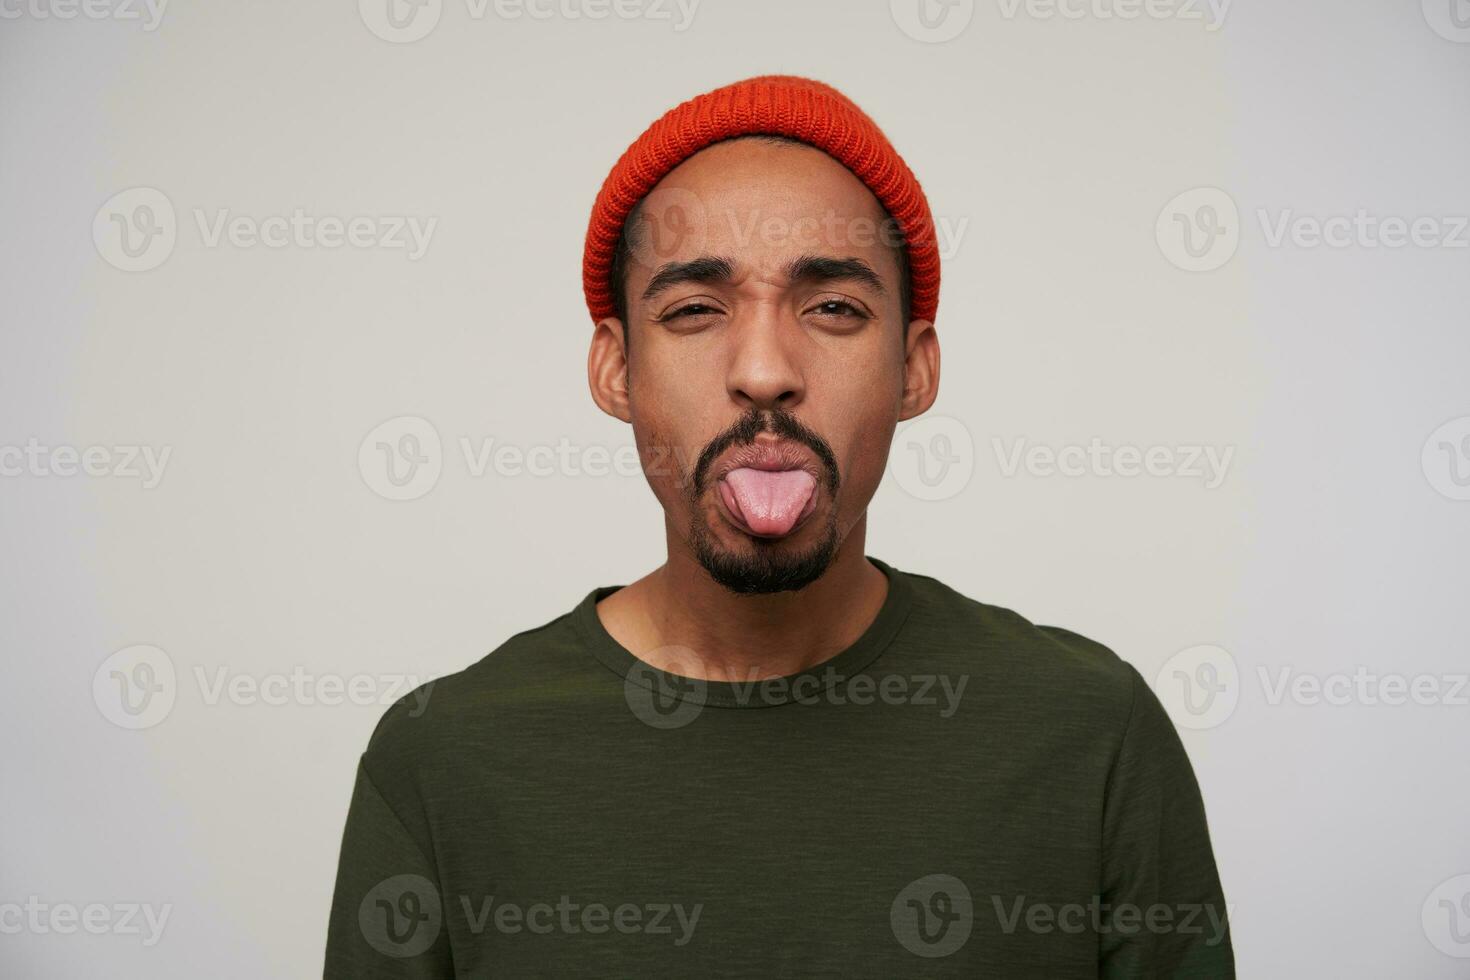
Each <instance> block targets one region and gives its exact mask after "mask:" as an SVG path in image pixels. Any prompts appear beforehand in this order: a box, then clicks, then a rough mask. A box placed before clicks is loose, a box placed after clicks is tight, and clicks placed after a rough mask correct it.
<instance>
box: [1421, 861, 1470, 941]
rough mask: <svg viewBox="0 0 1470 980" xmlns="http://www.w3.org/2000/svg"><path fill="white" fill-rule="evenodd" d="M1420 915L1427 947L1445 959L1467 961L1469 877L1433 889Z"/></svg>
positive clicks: (1469, 911)
mask: <svg viewBox="0 0 1470 980" xmlns="http://www.w3.org/2000/svg"><path fill="white" fill-rule="evenodd" d="M1420 915H1421V919H1422V922H1423V925H1424V935H1425V937H1426V938H1428V940H1429V943H1430V945H1432V946H1433V947H1434V948H1435V949H1437V950H1439V951H1440V952H1441V953H1443V954H1445V955H1446V956H1453V957H1455V958H1456V959H1470V874H1464V875H1456V876H1455V877H1453V878H1447V879H1445V880H1444V881H1442V882H1440V883H1439V884H1438V885H1437V886H1435V889H1434V891H1432V892H1430V893H1429V897H1428V898H1426V899H1424V907H1423V909H1422V910H1421V912H1420Z"/></svg>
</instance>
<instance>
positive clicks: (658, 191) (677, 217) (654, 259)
mask: <svg viewBox="0 0 1470 980" xmlns="http://www.w3.org/2000/svg"><path fill="white" fill-rule="evenodd" d="M708 227H709V215H708V213H707V212H706V210H705V207H704V200H703V199H702V198H701V197H700V196H699V195H698V194H696V193H694V192H693V191H690V190H685V189H684V188H682V187H655V188H654V189H653V190H652V191H651V192H650V193H649V194H648V195H647V196H646V197H644V198H643V199H642V201H640V202H639V204H638V208H637V213H636V214H635V215H634V216H633V225H632V227H631V228H629V230H628V238H629V243H630V244H631V245H632V248H631V249H630V254H631V257H632V260H633V261H634V262H636V263H638V264H639V265H642V266H644V267H646V268H649V269H656V268H658V267H659V266H660V265H662V264H664V263H665V262H671V261H673V260H674V259H675V258H676V257H677V256H678V255H680V254H681V253H682V254H685V255H698V254H700V253H701V252H703V251H704V242H705V237H706V230H707V229H708Z"/></svg>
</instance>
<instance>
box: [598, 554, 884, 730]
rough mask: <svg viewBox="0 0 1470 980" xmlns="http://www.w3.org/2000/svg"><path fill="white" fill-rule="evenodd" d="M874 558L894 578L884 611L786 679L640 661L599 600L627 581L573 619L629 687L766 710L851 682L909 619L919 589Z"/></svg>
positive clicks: (604, 588) (603, 590)
mask: <svg viewBox="0 0 1470 980" xmlns="http://www.w3.org/2000/svg"><path fill="white" fill-rule="evenodd" d="M865 557H866V558H867V559H868V561H870V562H872V563H873V565H874V566H875V567H876V568H877V569H878V570H879V571H881V572H882V573H883V574H884V575H885V576H886V577H887V578H888V594H887V595H886V596H884V598H883V604H882V605H881V606H879V607H878V615H877V616H875V617H874V618H873V621H872V623H870V624H869V625H868V628H867V629H866V630H864V631H863V632H862V634H861V635H860V636H859V637H858V638H857V639H856V640H854V641H853V642H852V643H851V644H849V645H848V646H847V647H846V648H844V649H842V650H840V651H838V652H837V653H836V654H834V655H832V656H831V657H828V658H827V659H826V660H824V661H822V662H821V663H819V664H814V665H813V666H811V667H809V668H807V669H806V670H803V671H799V672H798V673H795V674H787V675H785V676H782V677H775V678H767V679H764V680H750V681H711V680H703V679H701V678H697V677H688V676H685V675H682V674H674V673H670V672H668V671H664V670H661V669H660V668H658V667H655V666H653V665H652V664H650V663H648V662H646V661H644V660H641V659H639V658H638V657H636V656H634V655H633V653H632V652H631V651H630V650H628V648H627V647H625V646H623V645H622V644H621V643H619V642H618V641H617V640H616V639H614V638H613V635H612V634H611V633H609V632H608V631H607V627H605V626H604V625H603V624H602V620H601V619H600V618H599V617H598V615H597V604H598V603H599V602H601V601H602V600H603V599H605V598H607V597H608V596H610V595H612V594H613V593H614V592H616V591H618V590H619V589H621V588H625V586H624V585H601V586H598V587H596V588H594V589H592V591H590V592H588V593H587V595H586V596H585V597H584V598H583V599H582V601H581V602H579V603H578V604H577V607H576V609H574V610H573V611H572V621H573V623H574V624H575V626H576V627H577V630H578V632H580V633H581V634H582V638H583V640H584V641H586V643H587V646H588V648H589V649H590V651H591V653H592V654H593V656H595V657H596V658H597V659H598V661H600V662H601V663H602V665H603V666H605V667H607V668H608V669H609V670H611V671H612V672H613V673H614V674H616V675H617V676H618V677H620V678H622V679H623V682H624V684H625V686H626V687H627V688H628V689H629V691H638V690H640V689H641V690H642V691H647V692H653V693H655V694H658V695H661V696H662V697H663V698H672V699H677V700H680V701H686V702H692V703H694V704H700V705H710V706H714V707H723V708H766V707H774V706H776V705H782V704H791V703H803V702H810V701H811V700H812V699H813V698H814V697H816V696H818V695H820V694H821V693H823V692H825V691H827V690H829V689H831V688H832V687H833V686H835V685H837V684H839V683H843V682H846V681H848V680H851V679H852V677H853V675H855V674H859V673H861V672H862V670H863V669H864V668H866V667H867V666H868V665H869V664H871V663H872V662H873V661H874V660H876V659H877V657H878V655H879V654H881V653H882V652H883V651H884V650H885V649H887V647H888V645H889V644H890V643H891V642H892V641H893V638H894V637H895V636H897V635H898V631H899V629H900V628H901V627H902V626H903V623H904V620H905V619H907V617H908V613H909V610H910V609H911V608H912V606H913V587H912V585H911V584H910V582H909V581H908V576H907V575H905V574H904V573H903V572H902V571H900V570H899V569H896V568H894V567H893V566H891V565H889V564H887V563H886V562H883V561H880V560H879V559H877V558H874V557H873V556H872V555H866V556H865Z"/></svg>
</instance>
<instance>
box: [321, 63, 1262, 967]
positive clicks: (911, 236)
mask: <svg viewBox="0 0 1470 980" xmlns="http://www.w3.org/2000/svg"><path fill="white" fill-rule="evenodd" d="M938 286H939V261H938V253H937V249H936V248H935V241H934V231H933V224H932V219H931V217H930V212H929V207H928V204H927V202H926V200H925V198H924V195H923V192H922V190H921V189H920V187H919V185H918V182H917V181H916V180H915V179H914V177H913V175H912V174H911V173H910V172H909V170H908V168H907V167H906V166H905V165H904V163H903V161H902V160H901V159H900V158H899V157H898V155H897V154H896V153H895V152H894V150H893V148H892V147H891V146H890V145H889V144H888V141H887V140H886V139H885V138H884V137H883V134H882V133H881V132H880V131H879V130H878V128H877V127H876V126H875V125H874V124H873V123H872V121H871V120H869V119H868V117H867V116H865V115H864V114H863V113H862V112H861V111H860V110H859V109H858V108H857V107H856V106H855V105H853V104H852V103H851V102H850V101H848V100H847V99H846V98H845V97H844V96H843V95H841V94H840V93H838V92H837V91H835V90H834V89H832V88H830V87H828V86H825V85H822V84H820V83H818V82H814V81H811V80H807V79H802V78H794V77H787V76H766V77H761V78H754V79H749V80H746V81H743V82H740V83H737V84H734V85H731V86H727V87H725V88H722V89H719V90H716V91H714V92H710V93H707V94H705V95H702V96H700V97H698V98H696V99H692V100H690V101H688V102H686V103H684V104H682V105H680V106H678V107H676V108H675V109H673V110H670V112H669V113H667V114H666V115H665V116H664V117H663V118H662V119H660V120H659V121H658V122H657V123H655V124H654V125H653V126H652V127H650V128H649V130H648V131H647V132H646V133H645V134H644V135H643V136H642V137H641V138H640V139H639V140H638V141H637V142H635V143H634V144H633V145H632V146H631V147H630V148H629V149H628V151H627V152H626V153H625V154H624V155H623V157H622V159H621V160H619V162H618V164H617V166H616V167H615V168H614V169H613V171H612V173H611V174H610V175H609V177H608V179H607V182H606V183H605V184H604V186H603V189H602V192H601V193H600V194H599V196H598V198H597V201H596V203H595V205H594V208H593V214H592V220H591V225H590V228H589V231H588V236H587V244H586V255H585V262H584V287H585V292H586V296H587V301H588V306H589V309H590V310H591V313H592V318H593V321H594V324H595V328H594V333H593V337H592V343H591V351H590V356H589V358H588V377H589V382H590V385H591V389H592V396H593V398H594V400H595V401H596V402H597V404H598V406H599V407H600V408H601V409H602V410H603V411H605V412H607V413H609V414H611V415H614V416H616V417H617V418H619V419H622V420H623V421H625V422H628V423H630V424H631V425H632V428H633V435H634V438H635V440H636V443H637V445H638V449H639V452H640V456H641V459H642V461H643V466H644V470H645V473H646V475H647V479H648V481H649V484H650V485H651V487H652V489H653V492H654V494H655V495H656V496H657V498H658V500H659V503H660V504H661V505H662V507H663V509H664V513H665V522H664V525H665V526H664V530H665V535H666V538H667V550H668V559H667V561H666V562H665V564H664V565H662V566H661V567H659V568H657V569H655V570H654V571H652V572H650V573H649V574H647V575H645V576H644V577H643V578H641V579H639V580H637V581H636V582H633V583H631V584H629V585H626V586H622V587H616V586H604V587H600V588H596V589H593V590H592V591H591V592H590V593H589V594H587V596H586V597H585V598H584V599H583V600H582V601H581V602H580V603H579V604H578V605H577V606H576V608H574V609H573V610H572V611H571V612H569V613H567V614H566V615H563V616H561V617H559V618H557V619H555V620H553V621H551V622H549V623H546V624H545V625H543V626H541V627H539V628H537V629H532V630H529V631H527V632H524V633H520V634H518V635H516V636H513V637H511V638H510V639H509V640H508V641H506V642H505V643H504V644H503V645H502V646H501V647H500V648H499V649H497V650H496V651H494V652H493V653H492V654H490V655H489V656H488V657H486V658H484V659H483V660H481V661H480V662H478V663H476V664H475V665H473V666H471V667H469V668H468V669H466V670H464V671H462V672H460V673H458V674H455V675H453V676H451V677H447V678H444V679H441V680H439V681H437V682H435V683H434V684H433V685H432V688H431V690H429V691H426V692H421V693H420V694H419V695H418V696H417V697H410V698H407V699H405V700H404V701H403V702H401V703H400V704H399V705H396V706H395V707H394V708H392V709H390V710H389V711H388V712H387V713H386V714H385V716H384V717H383V719H382V721H381V722H380V724H379V726H378V728H377V730H376V732H375V733H374V735H373V737H372V739H371V741H370V743H369V746H368V748H367V751H366V753H365V754H364V755H363V757H362V760H361V764H360V767H359V769H358V775H357V786H356V789H355V791H354V794H353V798H352V803H351V810H350V812H349V815H348V819H347V826H346V831H345V834H344V839H343V843H342V853H341V863H340V867H339V871H338V877H337V883H336V895H335V899H334V902H333V906H332V913H331V925H330V931H329V936H328V941H327V952H326V976H328V977H344V978H345V977H379V976H381V977H439V976H474V977H489V976H508V977H527V976H548V977H585V976H617V977H632V976H638V977H643V976H670V977H672V976H679V977H704V976H714V977H778V976H779V977H784V976H834V977H835V976H845V977H851V976H871V977H900V976H909V975H916V974H925V975H936V976H977V975H978V976H992V977H1006V978H1013V977H1046V978H1058V977H1095V976H1109V977H1165V976H1168V977H1175V976H1197V977H1230V976H1233V974H1234V966H1233V957H1232V951H1231V945H1230V936H1229V929H1228V924H1227V922H1226V918H1225V904H1224V898H1223V895H1222V893H1221V888H1220V884H1219V880H1218V877H1217V874H1216V869H1215V863H1214V859H1213V856H1212V853H1211V849H1210V842H1209V836H1208V832H1207V829H1206V823H1205V816H1204V811H1203V807H1202V805H1201V800H1200V795H1199V791H1198V788H1197V786H1196V783H1195V779H1194V775H1193V772H1192V770H1191V768H1190V764H1189V761H1188V759H1187V757H1186V755H1185V753H1184V750H1183V747H1182V745H1181V743H1180V741H1179V738H1178V736H1177V735H1176V733H1175V732H1174V729H1173V728H1172V726H1171V725H1170V723H1169V721H1168V718H1167V716H1166V715H1165V713H1164V712H1163V710H1162V708H1161V707H1160V705H1159V702H1158V701H1157V699H1156V698H1155V697H1154V695H1153V694H1152V692H1151V691H1150V689H1149V688H1148V686H1147V685H1146V684H1145V683H1144V682H1143V680H1142V678H1141V677H1140V676H1139V674H1138V672H1137V671H1136V670H1134V669H1133V668H1132V667H1131V666H1129V665H1128V664H1127V663H1125V662H1124V661H1122V660H1120V659H1119V658H1118V657H1117V656H1115V655H1114V654H1113V653H1111V652H1110V651H1109V650H1107V649H1106V648H1104V647H1103V646H1101V645H1099V644H1097V643H1094V642H1092V641H1091V640H1088V639H1085V638H1083V637H1081V636H1078V635H1076V634H1074V633H1070V632H1068V631H1066V630H1062V629H1058V628H1054V627H1045V626H1036V625H1033V624H1031V623H1029V622H1028V621H1026V620H1025V619H1023V618H1022V617H1021V616H1019V615H1017V614H1016V613H1013V612H1011V611H1009V610H1006V609H1001V608H997V607H995V606H991V605H986V604H984V603H981V602H977V601H975V600H973V599H970V598H967V597H965V596H963V595H961V594H959V593H958V592H956V591H954V590H952V589H950V588H948V587H946V586H945V585H943V584H942V583H940V582H938V581H936V580H935V579H933V578H929V577H926V576H923V575H916V574H912V573H908V572H904V571H900V570H898V569H896V568H894V567H892V566H891V565H888V564H887V563H885V562H883V561H881V560H879V559H877V558H872V557H869V556H867V555H865V553H864V536H865V532H866V510H867V505H868V501H869V500H870V498H871V497H872V495H873V493H874V492H875V490H876V489H877V486H878V483H879V480H880V478H881V477H882V474H883V470H884V465H885V461H886V459H887V454H888V449H889V444H890V442H891V440H892V436H893V433H894V429H895V426H896V425H897V423H898V422H899V421H901V420H904V419H908V418H912V417H914V416H917V415H919V414H921V413H923V412H924V411H926V410H927V409H928V408H929V407H930V406H931V405H932V404H933V402H934V399H935V395H936V393H937V390H938V385H939V342H938V339H937V335H936V333H935V330H934V325H933V320H934V315H935V310H936V306H937V301H938Z"/></svg>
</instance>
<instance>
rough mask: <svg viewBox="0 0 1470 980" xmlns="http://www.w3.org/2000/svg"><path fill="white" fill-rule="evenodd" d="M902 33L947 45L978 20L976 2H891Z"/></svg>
mask: <svg viewBox="0 0 1470 980" xmlns="http://www.w3.org/2000/svg"><path fill="white" fill-rule="evenodd" d="M888 12H889V14H891V15H892V17H893V22H894V23H895V24H897V25H898V29H899V30H901V31H903V32H904V33H905V34H907V35H908V36H909V37H911V38H913V39H914V40H915V41H923V42H924V43H925V44H943V43H944V42H945V41H952V40H954V39H955V38H957V37H959V36H960V35H961V34H963V33H964V30H965V28H967V27H969V26H970V21H971V20H973V19H974V17H975V0H889V3H888Z"/></svg>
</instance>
